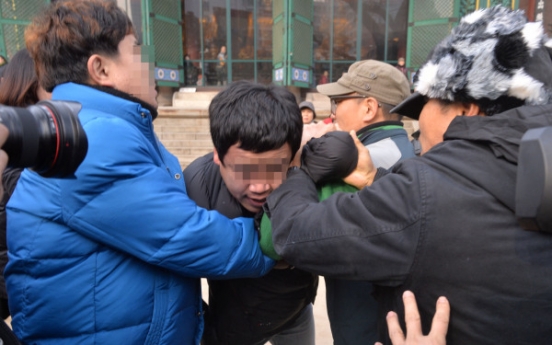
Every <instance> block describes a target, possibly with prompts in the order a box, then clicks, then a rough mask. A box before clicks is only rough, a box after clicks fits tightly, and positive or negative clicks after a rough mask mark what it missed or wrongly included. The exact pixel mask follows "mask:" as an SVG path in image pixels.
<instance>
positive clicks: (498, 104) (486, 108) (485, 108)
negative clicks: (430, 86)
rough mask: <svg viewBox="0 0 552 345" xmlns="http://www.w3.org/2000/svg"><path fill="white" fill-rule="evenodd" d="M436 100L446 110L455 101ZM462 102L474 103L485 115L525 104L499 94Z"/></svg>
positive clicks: (491, 114) (522, 101)
mask: <svg viewBox="0 0 552 345" xmlns="http://www.w3.org/2000/svg"><path fill="white" fill-rule="evenodd" d="M437 100H438V101H439V104H440V106H441V109H442V110H446V108H447V107H449V106H450V105H451V104H453V103H455V102H454V101H450V100H443V99H437ZM463 103H466V104H467V103H473V104H476V105H477V106H478V107H479V110H480V111H481V113H483V114H485V116H493V115H495V114H500V113H502V112H505V111H506V110H510V109H513V108H517V107H521V106H522V105H524V104H525V101H524V100H521V99H519V98H516V97H511V96H500V97H498V98H497V99H495V100H491V99H489V98H479V99H473V98H470V99H469V100H468V101H467V102H463Z"/></svg>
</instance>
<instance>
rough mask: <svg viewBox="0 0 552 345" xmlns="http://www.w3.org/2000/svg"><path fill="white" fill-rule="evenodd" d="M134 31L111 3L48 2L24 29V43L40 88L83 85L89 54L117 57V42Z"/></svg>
mask: <svg viewBox="0 0 552 345" xmlns="http://www.w3.org/2000/svg"><path fill="white" fill-rule="evenodd" d="M134 32H135V31H134V28H133V26H132V22H131V21H130V19H129V18H128V16H127V15H126V14H125V13H124V12H123V10H122V9H120V8H119V7H118V6H117V4H116V2H115V1H113V0H87V1H82V0H64V1H56V2H54V3H52V4H51V5H50V6H49V7H48V8H47V9H46V11H43V12H41V13H40V14H38V15H37V16H36V17H35V18H34V20H33V22H32V23H31V24H30V25H29V26H28V27H27V29H26V30H25V43H26V45H27V49H28V50H29V53H30V55H31V57H32V58H33V60H34V61H35V63H36V69H37V73H38V77H39V81H40V85H42V87H43V88H44V89H45V90H46V91H48V92H51V91H52V89H53V88H54V87H55V86H56V85H59V84H63V83H67V82H77V83H86V82H87V81H88V77H89V75H88V69H87V63H88V59H89V58H90V56H92V55H93V54H107V55H109V56H117V55H118V54H119V50H118V48H119V43H120V42H121V41H122V40H123V39H124V38H125V36H127V35H129V34H133V33H134Z"/></svg>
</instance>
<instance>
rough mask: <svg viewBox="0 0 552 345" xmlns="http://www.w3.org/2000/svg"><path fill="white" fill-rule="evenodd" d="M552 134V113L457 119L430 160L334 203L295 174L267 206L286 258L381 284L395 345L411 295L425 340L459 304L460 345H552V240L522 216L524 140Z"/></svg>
mask: <svg viewBox="0 0 552 345" xmlns="http://www.w3.org/2000/svg"><path fill="white" fill-rule="evenodd" d="M550 125H552V105H546V106H533V107H520V108H516V109H513V110H510V111H507V112H504V113H502V114H498V115H495V116H492V117H482V116H476V117H457V118H456V119H455V120H454V121H453V122H452V123H451V125H450V126H449V128H448V130H447V132H446V134H445V142H443V143H442V144H439V145H437V146H435V147H434V148H433V149H431V150H430V151H429V152H427V153H426V154H425V155H423V156H421V157H416V158H412V159H409V160H406V161H403V162H400V163H398V164H397V165H396V166H395V167H394V168H393V169H392V171H391V173H390V174H387V175H385V176H383V177H382V178H380V179H378V180H377V181H376V182H374V183H373V184H372V186H370V187H367V188H364V189H362V190H361V191H359V192H358V193H356V194H343V193H337V194H335V195H333V196H332V197H330V198H328V199H327V200H325V201H323V202H318V195H317V193H316V187H315V185H314V183H313V182H312V181H311V180H310V179H309V177H308V176H307V175H306V174H305V173H304V172H302V171H300V170H298V171H295V172H293V173H291V174H290V176H289V177H288V179H287V180H286V182H284V184H282V186H280V187H279V188H278V189H277V190H276V191H274V192H273V193H272V194H271V195H270V196H269V197H268V201H267V211H268V213H270V216H271V220H272V226H273V239H274V247H275V249H276V252H278V254H280V255H281V256H282V257H283V258H284V259H285V260H287V261H288V262H289V263H291V264H293V265H295V266H297V267H299V268H302V269H305V270H309V271H312V272H315V273H318V274H321V275H328V276H333V277H342V278H349V279H362V280H370V281H372V282H374V283H375V284H376V285H377V286H378V289H379V293H378V296H377V297H378V302H379V303H380V306H381V307H382V308H381V315H380V321H381V323H382V328H381V329H380V339H382V340H384V341H386V342H387V343H389V339H387V333H386V330H385V328H384V327H385V314H386V313H387V311H389V310H394V311H396V312H398V314H399V315H401V318H402V315H403V314H404V313H403V303H402V299H401V296H402V293H403V291H404V290H407V289H408V290H412V291H414V293H415V294H416V298H417V300H418V306H419V308H420V313H421V318H422V324H423V328H424V333H427V332H428V331H429V328H430V326H431V318H432V317H433V314H434V312H435V301H436V300H437V298H438V297H439V296H442V295H444V296H447V297H448V299H449V301H450V304H451V308H452V313H451V318H450V326H449V331H448V335H447V344H448V345H453V344H462V345H464V344H516V345H517V344H531V345H533V344H548V343H550V338H551V337H552V323H551V322H550V315H552V235H550V234H547V233H540V232H529V231H524V230H523V229H522V228H521V227H520V226H519V225H518V221H517V219H516V216H515V214H514V209H515V185H516V172H517V170H516V169H517V154H518V149H519V142H520V139H521V137H522V135H523V134H524V133H525V132H526V131H527V130H528V129H530V128H536V127H543V126H550ZM305 229H316V231H304V230H305ZM403 326H404V324H403Z"/></svg>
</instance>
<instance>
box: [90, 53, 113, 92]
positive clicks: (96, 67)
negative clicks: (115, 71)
mask: <svg viewBox="0 0 552 345" xmlns="http://www.w3.org/2000/svg"><path fill="white" fill-rule="evenodd" d="M86 68H87V69H88V77H89V80H90V82H91V83H92V84H93V85H100V86H107V87H115V84H114V83H113V81H112V80H111V74H110V72H111V70H112V68H113V66H112V61H111V60H110V59H108V58H106V57H105V56H102V55H98V54H94V55H92V56H90V57H89V58H88V62H87V63H86Z"/></svg>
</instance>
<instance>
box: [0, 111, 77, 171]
mask: <svg viewBox="0 0 552 345" xmlns="http://www.w3.org/2000/svg"><path fill="white" fill-rule="evenodd" d="M80 109H81V105H80V104H79V103H76V102H65V101H41V102H39V103H37V104H36V105H31V106H29V107H26V108H16V107H7V106H5V107H0V123H2V124H3V125H4V126H6V127H7V128H8V130H9V131H10V133H9V136H8V139H7V140H6V142H5V143H4V145H3V146H2V150H4V151H6V153H7V154H8V157H9V160H8V166H10V167H15V168H31V169H32V170H34V171H36V172H37V173H38V174H40V175H41V176H44V177H67V176H71V175H73V174H74V173H75V171H76V170H77V168H78V167H79V165H80V164H81V163H82V161H83V160H84V157H85V156H86V152H87V151H88V140H87V138H86V133H85V132H84V129H83V128H82V125H81V123H80V122H79V119H78V113H79V111H80Z"/></svg>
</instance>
